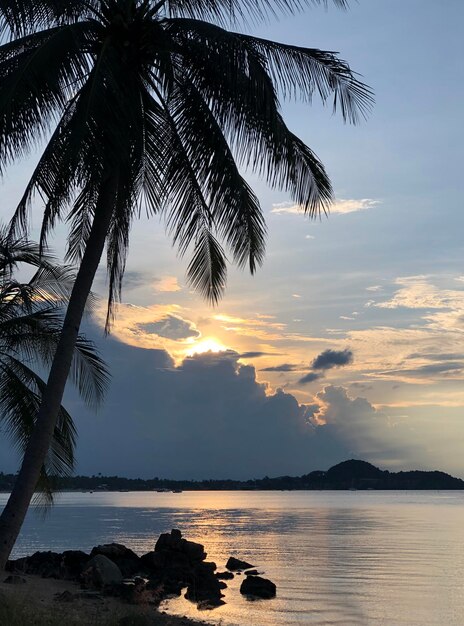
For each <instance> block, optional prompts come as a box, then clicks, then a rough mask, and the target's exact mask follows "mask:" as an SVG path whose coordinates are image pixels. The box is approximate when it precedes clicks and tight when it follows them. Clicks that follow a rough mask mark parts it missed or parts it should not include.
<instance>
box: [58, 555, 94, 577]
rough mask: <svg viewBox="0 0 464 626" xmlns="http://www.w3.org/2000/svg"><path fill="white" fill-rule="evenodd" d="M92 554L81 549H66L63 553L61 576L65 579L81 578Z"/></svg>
mask: <svg viewBox="0 0 464 626" xmlns="http://www.w3.org/2000/svg"><path fill="white" fill-rule="evenodd" d="M89 558H90V556H89V555H88V554H87V553H86V552H82V551H81V550H66V551H65V552H63V554H62V555H61V561H60V578H62V579H63V580H79V578H80V575H81V574H82V572H83V571H84V568H85V565H86V564H87V563H88V561H89Z"/></svg>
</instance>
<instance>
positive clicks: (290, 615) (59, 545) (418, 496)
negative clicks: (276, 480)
mask: <svg viewBox="0 0 464 626" xmlns="http://www.w3.org/2000/svg"><path fill="white" fill-rule="evenodd" d="M4 501H5V497H4V496H1V495H0V505H1V504H2V502H4ZM463 523H464V496H463V494H462V493H460V492H456V493H450V492H447V493H446V494H442V493H430V492H427V493H424V492H422V493H413V492H401V493H372V492H367V493H365V492H364V493H362V492H355V493H347V492H345V493H343V492H335V493H330V492H316V493H315V492H311V493H305V492H290V493H280V492H277V493H276V492H271V493H269V492H253V493H246V492H245V493H243V492H196V493H192V492H191V493H188V492H184V493H183V494H158V493H94V494H64V495H63V496H62V498H61V501H60V503H59V504H58V506H56V507H55V509H54V510H53V511H52V514H51V515H50V517H49V518H48V519H47V520H46V521H45V522H42V521H41V520H40V519H39V518H37V516H34V515H29V516H28V518H27V521H26V525H25V528H24V532H23V534H22V537H21V540H20V542H19V544H18V546H17V548H16V555H17V556H19V555H21V554H25V553H31V552H33V551H34V550H37V549H53V550H57V551H61V550H64V549H69V548H80V549H86V550H89V549H90V548H91V547H92V546H93V545H96V544H98V543H103V542H108V541H117V542H120V543H124V544H125V545H127V546H129V547H130V548H132V549H133V550H135V551H136V552H138V553H140V554H141V553H143V552H146V551H148V550H152V549H153V545H154V541H155V540H156V537H157V536H158V535H159V533H160V532H164V531H166V530H169V529H170V528H172V527H178V528H181V529H182V531H183V533H184V535H185V536H187V537H188V538H189V539H192V540H196V541H201V542H202V543H204V544H205V545H206V549H207V551H208V553H209V554H208V559H209V560H214V561H215V562H216V563H217V564H218V565H219V566H221V567H222V566H223V565H224V564H225V562H226V560H227V558H228V556H229V555H230V554H235V555H237V556H240V557H241V558H244V559H246V560H247V561H250V562H252V563H255V564H256V565H258V566H259V568H260V569H261V570H262V571H264V572H265V575H266V576H268V577H269V578H271V579H272V580H274V581H275V582H276V584H277V588H278V597H277V598H276V599H275V600H272V601H269V602H265V601H263V602H254V603H250V602H248V601H246V600H245V599H244V598H242V597H241V596H240V594H239V592H238V587H239V585H240V582H241V580H240V577H237V578H236V579H235V580H233V581H231V584H230V586H229V588H228V589H227V590H226V598H225V599H226V601H227V605H226V606H225V607H222V608H220V609H218V610H217V611H214V612H213V613H212V614H208V616H207V618H208V620H209V621H216V622H217V623H219V622H220V620H222V624H223V625H224V626H228V625H234V626H235V625H238V626H271V625H272V626H282V625H289V626H290V625H297V624H298V625H309V624H343V625H344V626H347V625H349V624H356V625H364V624H366V625H371V624H376V625H377V624H387V625H390V624H391V625H395V626H396V625H401V624H403V625H406V624H407V625H408V626H410V625H412V624H421V625H422V626H425V625H428V626H432V625H434V626H435V625H441V624H446V625H447V626H448V625H451V626H452V625H458V624H459V625H461V624H462V623H463V621H462V615H464V594H463V589H462V583H461V581H462V580H463V579H464V550H463V548H464V545H463V538H462V536H461V535H462V531H461V529H462V525H463ZM168 610H169V611H171V612H179V613H182V614H190V615H194V616H196V617H198V616H199V614H198V612H197V610H196V608H195V606H193V605H190V604H189V603H187V602H186V601H185V600H184V599H183V598H180V599H178V600H176V601H174V602H171V603H170V604H169V606H168ZM201 616H202V615H201Z"/></svg>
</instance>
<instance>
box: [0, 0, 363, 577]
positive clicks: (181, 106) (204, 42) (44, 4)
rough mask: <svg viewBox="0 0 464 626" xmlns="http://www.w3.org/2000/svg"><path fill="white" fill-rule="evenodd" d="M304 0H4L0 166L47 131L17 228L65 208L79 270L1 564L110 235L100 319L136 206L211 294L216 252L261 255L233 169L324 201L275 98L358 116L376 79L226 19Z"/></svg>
mask: <svg viewBox="0 0 464 626" xmlns="http://www.w3.org/2000/svg"><path fill="white" fill-rule="evenodd" d="M326 1H327V0H325V2H324V0H306V3H307V4H311V3H313V4H318V3H321V2H324V3H326ZM334 2H335V3H336V4H338V5H339V6H342V7H343V6H345V5H346V0H334ZM304 3H305V2H304V0H159V1H158V0H2V2H1V4H0V21H1V24H0V26H1V30H0V32H3V33H4V38H5V43H4V44H3V45H2V46H0V166H3V167H5V166H6V165H7V164H8V163H10V162H12V161H14V160H15V159H16V158H17V157H18V156H21V155H23V154H24V153H27V152H28V151H29V150H30V149H31V148H32V147H33V146H35V145H36V143H37V141H40V139H41V138H42V137H45V136H46V137H47V145H46V147H45V149H44V151H43V153H42V156H41V158H40V160H39V163H38V165H37V167H36V169H35V171H34V173H33V175H32V177H31V180H30V182H29V184H28V186H27V189H26V191H25V194H24V197H23V198H22V200H21V202H20V204H19V206H18V208H17V211H16V213H15V215H14V218H13V220H12V224H11V227H12V232H21V230H24V229H26V226H27V213H28V207H29V206H30V204H31V200H32V198H33V196H34V194H36V193H38V194H40V197H41V198H42V199H43V200H44V203H45V209H44V217H43V222H42V231H41V244H42V245H45V243H46V241H47V235H48V234H49V232H50V231H51V229H53V227H54V225H55V224H56V222H57V221H58V220H63V219H66V220H67V221H68V222H69V224H70V234H69V240H68V244H69V245H68V257H67V258H68V260H69V261H72V262H77V263H79V271H78V273H77V278H76V281H75V284H74V288H73V291H72V294H71V298H70V301H69V305H68V309H67V313H66V317H65V320H64V325H63V331H62V334H61V338H60V342H59V345H58V348H57V351H56V354H55V358H54V360H53V364H52V366H51V370H50V375H49V379H48V384H47V389H46V391H45V393H44V395H43V400H42V405H41V408H40V411H39V415H38V417H37V427H36V428H35V429H34V433H33V435H32V436H31V438H30V439H29V444H28V447H27V450H26V453H25V456H24V461H23V464H22V467H21V470H20V472H19V475H18V479H17V482H16V485H15V488H14V489H13V492H12V494H11V497H10V500H9V501H8V504H7V506H6V507H5V509H4V511H3V514H2V516H1V518H0V567H1V566H2V565H3V564H4V563H5V559H6V555H7V554H8V553H9V551H10V550H11V548H12V546H13V544H14V541H15V539H16V536H17V534H18V532H19V529H20V527H21V523H22V520H23V517H24V515H25V513H26V511H27V507H28V503H29V500H30V497H31V495H32V492H33V489H34V486H35V483H36V477H37V475H38V472H39V469H40V467H41V466H42V463H43V458H44V457H45V455H46V453H47V450H48V447H49V443H50V438H51V435H52V432H53V428H54V425H55V421H56V415H57V412H58V410H59V406H60V402H61V397H62V394H63V389H64V385H65V382H66V378H67V372H68V370H69V367H70V363H71V355H72V351H73V347H74V344H75V341H76V337H77V333H78V329H79V325H80V320H81V316H82V313H83V310H84V307H85V303H86V299H87V296H88V293H89V291H90V289H91V285H92V281H93V278H94V275H95V272H96V270H97V267H98V264H99V262H100V259H101V256H102V254H103V250H104V247H105V244H106V256H107V266H108V274H109V297H108V316H107V328H109V326H110V324H111V320H112V315H113V304H114V302H115V301H117V299H118V298H119V295H120V288H121V280H122V277H123V273H124V267H125V260H126V254H127V250H128V245H129V231H130V226H131V222H132V220H133V219H134V218H135V217H137V216H138V214H139V213H140V210H141V207H142V206H143V207H144V210H145V211H146V212H147V214H148V215H163V216H164V217H165V219H166V224H167V228H168V231H169V233H170V234H171V235H172V238H173V242H174V244H175V245H177V247H178V249H179V251H180V254H181V255H183V254H185V253H186V252H187V251H190V252H191V260H190V262H189V264H188V269H187V275H188V278H189V280H190V282H191V284H192V285H193V287H194V288H196V289H198V290H199V291H200V292H201V293H202V294H203V295H204V296H205V297H206V298H207V299H209V300H210V301H212V302H215V301H217V300H218V298H219V297H220V295H221V293H222V291H223V289H224V286H225V282H226V251H225V250H226V249H228V250H229V252H230V255H231V257H232V259H233V261H234V262H236V263H237V264H238V265H239V266H245V265H248V267H249V269H250V271H251V272H252V273H253V272H254V271H255V270H256V268H257V266H259V265H260V264H261V263H262V261H263V257H264V244H265V223H264V219H263V215H262V212H261V209H260V206H259V202H258V200H257V198H256V196H255V195H254V193H253V191H252V190H251V188H250V187H249V185H248V184H247V182H246V181H245V179H244V178H243V176H242V175H241V173H240V170H239V167H240V166H241V167H244V168H248V169H249V170H252V171H254V172H257V173H258V174H260V175H262V176H263V177H264V178H265V179H266V180H267V182H268V183H269V184H270V185H271V186H272V187H275V188H279V189H283V190H286V191H287V192H288V193H289V194H290V195H291V197H292V198H293V199H294V200H295V201H296V202H297V203H298V204H300V205H301V207H302V210H303V211H304V212H306V213H308V214H309V215H310V216H314V215H317V214H318V213H319V212H320V211H321V210H324V211H326V210H327V209H328V207H329V204H330V202H331V200H332V188H331V184H330V181H329V179H328V177H327V174H326V172H325V170H324V167H323V166H322V164H321V163H320V161H319V160H318V159H317V157H316V155H315V154H314V153H313V152H312V151H311V150H310V149H309V148H308V147H307V146H306V145H305V144H304V143H303V142H302V141H301V140H300V139H299V138H298V137H296V136H295V135H294V134H293V133H292V132H291V131H290V130H289V129H288V128H287V126H286V125H285V123H284V120H283V118H282V115H281V112H280V104H279V97H278V93H279V92H280V94H281V95H282V96H283V97H289V98H292V97H295V98H296V97H301V98H302V99H303V100H306V101H308V102H309V101H310V100H311V98H312V97H313V95H314V94H317V95H319V96H320V98H321V99H322V100H323V101H324V102H326V101H328V100H329V99H331V100H332V102H333V107H334V109H339V110H340V111H341V113H342V116H343V118H344V119H345V120H347V121H350V122H353V123H356V122H357V121H358V119H359V118H360V117H362V116H365V114H366V112H367V111H368V109H369V107H370V105H371V103H372V95H371V92H370V90H369V89H368V88H367V87H366V86H365V85H364V84H363V83H361V82H360V81H359V80H358V79H357V78H356V76H355V75H354V74H353V72H352V71H351V70H350V67H349V66H348V64H347V63H346V62H344V61H342V60H340V59H339V58H338V56H337V55H336V54H334V53H332V52H326V51H321V50H317V49H311V48H302V47H298V46H289V45H284V44H281V43H276V42H273V41H268V40H266V39H260V38H257V37H252V36H250V35H247V34H241V33H239V32H235V31H234V32H232V31H230V30H227V29H226V28H227V27H229V28H230V27H235V26H236V25H237V24H238V23H240V22H241V23H244V22H246V20H252V21H253V22H257V21H260V20H262V19H264V18H266V16H269V15H274V14H275V13H276V12H282V11H287V12H292V11H293V10H297V9H299V8H300V7H301V6H302V5H303V4H304Z"/></svg>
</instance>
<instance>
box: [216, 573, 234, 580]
mask: <svg viewBox="0 0 464 626" xmlns="http://www.w3.org/2000/svg"><path fill="white" fill-rule="evenodd" d="M216 578H218V579H219V580H232V578H234V574H233V573H232V572H216Z"/></svg>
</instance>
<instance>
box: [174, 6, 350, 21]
mask: <svg viewBox="0 0 464 626" xmlns="http://www.w3.org/2000/svg"><path fill="white" fill-rule="evenodd" d="M333 3H334V4H335V6H338V7H339V8H343V9H345V8H347V7H348V0H333ZM318 4H322V5H323V6H327V5H328V4H329V0H166V2H165V3H164V5H165V6H166V8H167V12H168V14H169V15H170V16H172V17H183V16H185V17H190V18H195V19H202V20H208V21H213V22H216V23H218V24H221V25H230V24H233V23H237V22H241V23H245V24H246V23H248V22H249V21H251V22H253V23H259V22H263V21H267V20H268V19H269V17H272V18H276V17H278V16H279V15H289V14H290V15H291V14H294V13H299V12H301V11H302V9H303V8H304V7H305V6H310V5H318Z"/></svg>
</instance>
